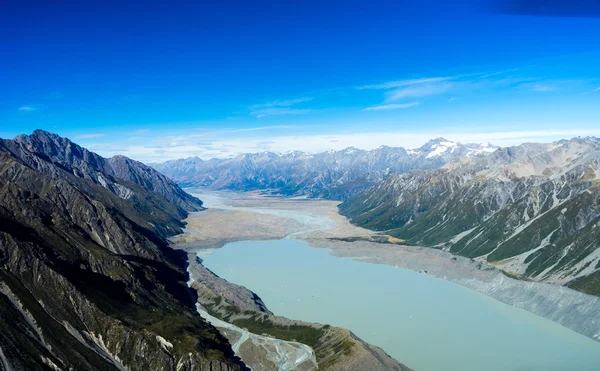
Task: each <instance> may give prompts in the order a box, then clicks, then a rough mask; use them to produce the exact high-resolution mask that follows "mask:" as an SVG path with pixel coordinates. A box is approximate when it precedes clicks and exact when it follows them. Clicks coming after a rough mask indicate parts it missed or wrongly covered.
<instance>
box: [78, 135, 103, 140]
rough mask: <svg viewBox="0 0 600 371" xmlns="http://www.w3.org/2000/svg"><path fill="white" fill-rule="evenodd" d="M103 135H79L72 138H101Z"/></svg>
mask: <svg viewBox="0 0 600 371" xmlns="http://www.w3.org/2000/svg"><path fill="white" fill-rule="evenodd" d="M105 135H106V134H80V135H75V136H74V138H75V139H92V138H102V137H104V136H105Z"/></svg>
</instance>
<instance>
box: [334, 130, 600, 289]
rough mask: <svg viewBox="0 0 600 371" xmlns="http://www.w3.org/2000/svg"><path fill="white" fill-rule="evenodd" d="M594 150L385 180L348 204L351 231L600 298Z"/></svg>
mask: <svg viewBox="0 0 600 371" xmlns="http://www.w3.org/2000/svg"><path fill="white" fill-rule="evenodd" d="M599 169H600V143H599V142H598V141H597V140H596V139H594V138H574V139H572V140H570V141H561V142H556V143H551V144H524V145H521V146H516V147H509V148H503V149H500V150H498V151H496V152H494V153H492V154H489V155H488V156H472V157H460V158H457V159H455V160H454V161H451V162H449V163H448V164H446V165H445V166H444V167H443V168H441V169H438V170H432V171H416V172H411V173H407V174H403V175H398V176H392V177H390V178H388V179H386V180H385V181H383V182H381V183H379V184H377V185H375V186H374V187H372V188H370V189H368V190H366V191H365V192H363V193H360V194H358V195H356V196H354V197H351V198H350V199H349V200H347V201H346V202H345V203H343V204H342V205H341V206H340V212H341V213H342V214H344V215H346V216H348V217H349V218H350V219H351V220H352V222H353V223H356V224H359V225H362V226H365V227H368V228H371V229H376V230H386V231H388V233H389V234H391V235H393V236H396V237H399V238H401V239H404V240H406V241H407V242H410V243H414V244H419V245H426V246H436V247H439V248H443V249H445V250H449V251H450V252H453V253H456V254H460V255H464V256H467V257H471V258H476V259H479V260H482V261H484V262H487V263H490V264H493V265H495V266H498V267H500V268H502V269H504V270H506V271H508V272H511V273H514V274H516V275H518V276H521V277H524V278H527V279H532V280H536V281H544V282H550V283H558V284H566V285H570V286H572V287H574V288H576V289H579V290H581V291H584V292H587V293H591V294H595V295H600V291H598V286H597V282H598V280H599V271H600V245H599V244H598V241H600V239H599V237H600V235H599V234H598V231H599V230H600V228H599V227H600V188H599V187H598V185H599V182H600V170H599Z"/></svg>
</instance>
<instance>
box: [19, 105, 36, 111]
mask: <svg viewBox="0 0 600 371" xmlns="http://www.w3.org/2000/svg"><path fill="white" fill-rule="evenodd" d="M18 111H22V112H31V111H35V108H34V107H31V106H21V107H19V109H18Z"/></svg>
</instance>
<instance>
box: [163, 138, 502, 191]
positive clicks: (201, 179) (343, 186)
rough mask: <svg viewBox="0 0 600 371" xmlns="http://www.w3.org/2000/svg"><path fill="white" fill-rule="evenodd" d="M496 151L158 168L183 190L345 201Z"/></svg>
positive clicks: (398, 151) (272, 157)
mask: <svg viewBox="0 0 600 371" xmlns="http://www.w3.org/2000/svg"><path fill="white" fill-rule="evenodd" d="M496 149H497V147H494V146H492V145H490V144H482V145H479V144H467V145H463V144H460V143H457V142H451V141H448V140H446V139H444V138H437V139H433V140H431V141H429V142H427V143H426V144H425V145H423V146H422V147H420V148H416V149H413V150H408V151H407V150H406V149H404V148H402V147H387V146H382V147H379V148H377V149H374V150H370V151H365V150H361V149H358V148H354V147H349V148H346V149H343V150H340V151H327V152H322V153H317V154H308V153H305V152H300V151H289V152H286V153H283V154H277V153H272V152H261V153H253V154H243V155H240V156H238V157H236V158H233V159H212V160H209V161H204V160H202V159H200V158H198V157H191V158H187V159H181V160H175V161H168V162H165V163H163V164H155V165H153V166H154V167H155V168H156V169H158V170H159V171H161V172H162V173H164V174H165V175H167V176H169V177H171V178H173V179H174V180H175V181H177V182H178V183H179V184H180V185H183V186H202V187H208V188H211V189H230V190H241V191H248V190H260V189H271V190H272V191H273V192H277V193H281V194H285V195H308V196H310V197H325V198H330V199H340V200H342V199H345V198H347V197H348V196H349V195H352V194H354V193H356V192H358V191H361V190H364V189H366V188H368V187H370V186H372V185H374V184H375V183H377V182H379V181H381V180H383V179H385V178H386V177H387V176H389V175H392V174H402V173H405V172H407V171H411V170H418V169H436V168H439V167H441V166H443V165H444V164H446V163H447V162H448V161H451V160H453V159H455V158H458V157H461V156H471V155H477V154H481V153H489V152H490V151H494V150H496Z"/></svg>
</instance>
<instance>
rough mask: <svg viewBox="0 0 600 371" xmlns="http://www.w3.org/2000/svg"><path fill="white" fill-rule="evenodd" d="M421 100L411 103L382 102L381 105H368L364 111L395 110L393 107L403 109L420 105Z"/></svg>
mask: <svg viewBox="0 0 600 371" xmlns="http://www.w3.org/2000/svg"><path fill="white" fill-rule="evenodd" d="M418 105H419V102H411V103H396V104H394V103H393V104H382V105H379V106H373V107H367V108H365V109H364V110H363V111H381V110H393V109H402V108H409V107H414V106H418Z"/></svg>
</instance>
